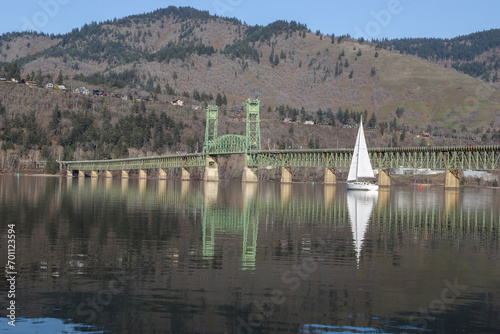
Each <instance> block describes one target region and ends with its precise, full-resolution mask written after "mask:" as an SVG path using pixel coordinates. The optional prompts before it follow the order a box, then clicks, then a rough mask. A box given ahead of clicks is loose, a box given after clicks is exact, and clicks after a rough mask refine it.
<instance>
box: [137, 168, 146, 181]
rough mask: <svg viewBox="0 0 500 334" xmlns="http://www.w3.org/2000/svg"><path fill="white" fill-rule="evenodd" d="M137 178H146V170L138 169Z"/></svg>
mask: <svg viewBox="0 0 500 334" xmlns="http://www.w3.org/2000/svg"><path fill="white" fill-rule="evenodd" d="M139 178H140V179H147V178H148V172H146V171H145V170H144V169H139Z"/></svg>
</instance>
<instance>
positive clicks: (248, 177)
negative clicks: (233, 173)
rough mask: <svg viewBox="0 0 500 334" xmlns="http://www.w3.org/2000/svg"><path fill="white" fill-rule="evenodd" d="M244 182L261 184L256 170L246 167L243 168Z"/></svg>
mask: <svg viewBox="0 0 500 334" xmlns="http://www.w3.org/2000/svg"><path fill="white" fill-rule="evenodd" d="M242 181H243V182H259V177H258V176H257V173H256V170H254V169H252V168H250V167H248V166H245V167H243V178H242Z"/></svg>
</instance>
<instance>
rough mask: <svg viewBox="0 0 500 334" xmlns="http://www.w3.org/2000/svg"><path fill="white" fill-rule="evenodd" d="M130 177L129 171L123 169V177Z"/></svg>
mask: <svg viewBox="0 0 500 334" xmlns="http://www.w3.org/2000/svg"><path fill="white" fill-rule="evenodd" d="M128 178H129V176H128V171H126V170H122V179H128Z"/></svg>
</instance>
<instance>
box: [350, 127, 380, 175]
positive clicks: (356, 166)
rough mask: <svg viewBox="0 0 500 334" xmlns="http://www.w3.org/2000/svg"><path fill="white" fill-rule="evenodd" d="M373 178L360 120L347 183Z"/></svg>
mask: <svg viewBox="0 0 500 334" xmlns="http://www.w3.org/2000/svg"><path fill="white" fill-rule="evenodd" d="M374 177H375V175H374V174H373V169H372V164H371V163H370V156H369V155H368V147H367V146H366V140H365V132H364V131H363V120H362V119H361V122H360V123H359V130H358V137H357V138H356V145H355V146H354V153H353V155H352V161H351V168H350V169H349V175H348V176H347V181H354V180H357V179H359V178H374Z"/></svg>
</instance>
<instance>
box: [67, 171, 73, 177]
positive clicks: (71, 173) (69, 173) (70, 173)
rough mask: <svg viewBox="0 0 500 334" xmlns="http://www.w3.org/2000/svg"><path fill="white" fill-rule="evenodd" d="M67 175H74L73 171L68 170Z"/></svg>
mask: <svg viewBox="0 0 500 334" xmlns="http://www.w3.org/2000/svg"><path fill="white" fill-rule="evenodd" d="M66 176H67V177H73V171H72V170H69V169H68V170H67V171H66Z"/></svg>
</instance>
